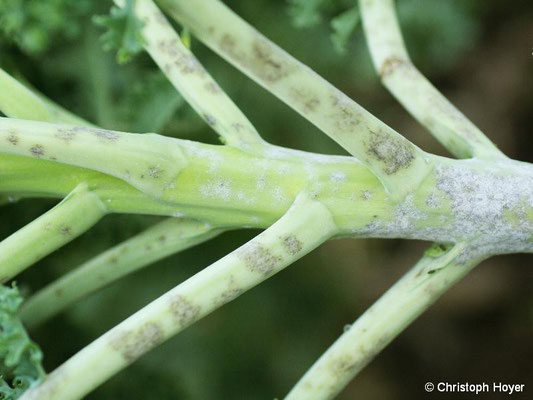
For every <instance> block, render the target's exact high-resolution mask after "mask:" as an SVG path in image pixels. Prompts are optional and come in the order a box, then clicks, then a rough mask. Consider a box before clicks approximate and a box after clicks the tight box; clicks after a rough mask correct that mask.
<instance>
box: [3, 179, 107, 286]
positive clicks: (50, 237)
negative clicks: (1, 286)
mask: <svg viewBox="0 0 533 400" xmlns="http://www.w3.org/2000/svg"><path fill="white" fill-rule="evenodd" d="M106 213H107V210H106V208H105V206H104V204H103V203H102V202H101V200H100V199H99V198H98V196H97V195H96V194H95V193H94V192H92V191H91V190H90V189H89V188H88V187H87V185H85V184H83V183H82V184H80V185H79V186H78V187H77V188H76V189H75V190H74V191H72V193H71V194H69V195H68V196H67V197H66V198H65V199H64V200H63V201H62V202H61V203H59V204H58V205H57V206H55V207H54V208H52V209H51V210H50V211H48V212H47V213H45V214H44V215H42V216H41V217H39V218H37V219H36V220H34V221H33V222H31V223H30V224H28V225H26V226H25V227H24V228H22V229H20V230H19V231H17V232H15V233H14V234H12V235H11V236H9V237H8V238H6V239H4V240H3V241H2V242H0V281H1V282H5V281H7V280H9V279H11V278H13V277H14V276H15V275H17V274H18V273H19V272H21V271H23V270H24V269H26V268H27V267H29V266H31V265H32V264H34V263H35V262H37V261H39V260H40V259H41V258H43V257H45V256H46V255H48V254H50V253H51V252H53V251H54V250H56V249H58V248H60V247H61V246H63V245H64V244H66V243H68V242H70V241H71V240H73V239H75V238H76V237H78V236H79V235H81V234H82V233H84V232H85V231H86V230H88V229H89V228H91V227H92V226H93V225H94V224H95V223H96V222H97V221H98V220H99V219H100V218H102V217H103V216H104V215H105V214H106Z"/></svg>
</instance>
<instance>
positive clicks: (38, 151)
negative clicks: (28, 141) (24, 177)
mask: <svg viewBox="0 0 533 400" xmlns="http://www.w3.org/2000/svg"><path fill="white" fill-rule="evenodd" d="M30 153H31V155H32V156H34V157H37V158H41V157H42V156H44V147H43V146H42V145H40V144H36V145H34V146H32V147H31V148H30Z"/></svg>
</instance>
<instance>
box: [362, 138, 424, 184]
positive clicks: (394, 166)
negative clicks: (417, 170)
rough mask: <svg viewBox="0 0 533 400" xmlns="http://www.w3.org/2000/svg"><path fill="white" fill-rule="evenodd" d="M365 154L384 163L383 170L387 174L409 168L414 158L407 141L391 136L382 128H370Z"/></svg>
mask: <svg viewBox="0 0 533 400" xmlns="http://www.w3.org/2000/svg"><path fill="white" fill-rule="evenodd" d="M367 154H368V155H369V156H370V157H372V158H373V159H375V160H377V161H380V162H382V163H383V164H384V167H385V168H384V171H385V173H386V174H387V175H393V174H395V173H396V172H398V171H399V170H401V169H407V168H409V166H410V165H411V163H412V162H413V160H414V159H415V156H414V154H413V148H412V146H411V145H410V144H409V142H407V141H404V140H401V139H399V138H395V137H392V136H391V135H389V134H387V133H385V132H383V131H382V130H376V131H372V130H370V142H369V143H368V144H367Z"/></svg>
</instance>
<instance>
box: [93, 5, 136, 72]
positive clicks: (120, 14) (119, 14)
mask: <svg viewBox="0 0 533 400" xmlns="http://www.w3.org/2000/svg"><path fill="white" fill-rule="evenodd" d="M93 21H94V22H95V23H96V24H97V25H99V26H102V27H104V28H107V32H106V33H104V34H103V35H102V44H103V47H104V50H106V51H111V50H117V61H118V62H119V63H120V64H123V63H126V62H128V61H130V60H131V59H132V58H133V56H135V55H136V54H138V53H140V52H141V51H142V50H143V45H144V38H143V36H142V33H141V29H142V26H143V23H142V21H140V20H139V19H138V18H137V16H136V15H135V0H126V3H125V5H124V7H122V8H118V7H112V8H111V11H110V13H109V15H100V16H96V17H94V18H93Z"/></svg>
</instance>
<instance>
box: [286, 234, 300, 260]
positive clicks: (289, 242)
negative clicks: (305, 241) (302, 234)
mask: <svg viewBox="0 0 533 400" xmlns="http://www.w3.org/2000/svg"><path fill="white" fill-rule="evenodd" d="M282 244H283V248H284V249H285V251H286V252H287V253H288V254H290V255H291V256H295V255H296V254H298V253H299V252H300V251H302V247H303V246H302V242H300V240H298V238H297V237H296V236H294V235H289V236H286V237H284V238H283V239H282Z"/></svg>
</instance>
